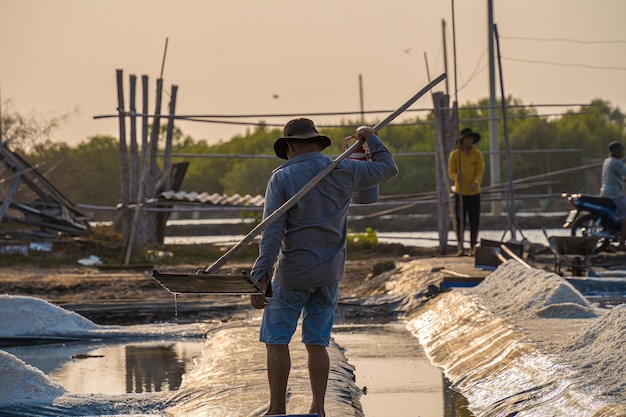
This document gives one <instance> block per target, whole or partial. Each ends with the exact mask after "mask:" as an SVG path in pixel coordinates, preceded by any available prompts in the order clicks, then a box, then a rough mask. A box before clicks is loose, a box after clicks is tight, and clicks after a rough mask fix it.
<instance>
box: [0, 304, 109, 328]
mask: <svg viewBox="0 0 626 417" xmlns="http://www.w3.org/2000/svg"><path fill="white" fill-rule="evenodd" d="M0 317H1V318H2V321H1V322H2V326H1V327H0V336H9V337H15V336H22V335H27V336H33V335H37V336H55V335H68V334H70V333H71V334H80V333H86V332H89V331H91V330H94V329H96V328H98V326H97V325H96V324H95V323H93V322H92V321H90V320H88V319H86V318H85V317H83V316H81V315H79V314H76V313H74V312H71V311H68V310H65V309H63V308H61V307H58V306H55V305H52V304H50V303H46V302H44V301H43V300H41V299H39V298H34V297H21V296H20V297H18V296H10V295H0Z"/></svg>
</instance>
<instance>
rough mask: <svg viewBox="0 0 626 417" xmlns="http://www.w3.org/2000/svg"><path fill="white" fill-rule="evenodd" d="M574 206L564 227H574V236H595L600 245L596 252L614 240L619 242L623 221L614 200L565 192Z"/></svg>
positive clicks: (604, 248)
mask: <svg viewBox="0 0 626 417" xmlns="http://www.w3.org/2000/svg"><path fill="white" fill-rule="evenodd" d="M563 197H565V198H567V200H568V201H569V202H570V204H571V205H572V206H574V208H573V209H572V210H570V212H569V214H568V215H567V218H566V219H565V223H563V227H564V228H571V229H572V236H595V237H597V238H598V245H597V246H596V249H595V251H594V252H601V251H603V250H606V249H607V248H608V247H609V246H610V245H611V243H612V242H619V239H620V232H621V227H622V222H621V220H620V218H619V217H618V216H617V213H616V212H615V204H614V203H613V200H611V199H610V198H606V197H598V196H594V195H588V194H578V193H573V194H563Z"/></svg>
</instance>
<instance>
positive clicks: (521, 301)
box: [468, 261, 596, 319]
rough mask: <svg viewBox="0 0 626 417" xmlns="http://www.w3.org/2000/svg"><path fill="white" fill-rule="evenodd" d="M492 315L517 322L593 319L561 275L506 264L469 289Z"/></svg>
mask: <svg viewBox="0 0 626 417" xmlns="http://www.w3.org/2000/svg"><path fill="white" fill-rule="evenodd" d="M468 291H469V293H473V294H476V295H479V296H480V297H481V301H483V303H484V304H485V305H486V306H487V307H488V308H489V310H491V311H492V312H494V313H495V314H497V315H498V316H502V317H514V318H517V319H531V318H538V317H539V318H589V317H596V313H595V312H594V311H593V307H592V306H591V304H589V302H588V301H587V299H585V297H584V296H583V295H582V294H581V293H580V292H579V291H578V290H577V289H576V288H574V286H573V285H572V284H570V283H569V282H567V281H566V280H565V279H563V278H561V277H560V276H558V275H556V274H553V273H550V272H546V271H542V270H540V269H534V268H531V269H529V268H526V267H525V266H523V265H521V264H519V263H517V262H514V261H509V262H507V263H505V264H503V265H501V266H500V267H498V269H496V270H495V271H494V272H493V273H492V274H490V275H489V276H487V278H485V280H484V281H483V282H482V283H481V284H480V285H478V286H477V287H474V288H472V289H471V290H468Z"/></svg>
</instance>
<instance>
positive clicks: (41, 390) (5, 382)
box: [0, 350, 65, 405]
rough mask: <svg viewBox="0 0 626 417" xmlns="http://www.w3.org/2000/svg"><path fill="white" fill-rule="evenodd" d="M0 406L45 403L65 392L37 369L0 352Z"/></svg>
mask: <svg viewBox="0 0 626 417" xmlns="http://www.w3.org/2000/svg"><path fill="white" fill-rule="evenodd" d="M0 369H1V370H2V372H0V387H2V389H0V404H2V405H7V404H15V403H20V402H23V401H26V400H27V401H28V402H29V403H32V402H47V401H50V400H52V399H53V398H56V397H58V396H61V395H63V394H64V393H65V390H64V389H63V387H62V386H60V385H59V384H57V383H55V382H53V381H52V380H51V379H50V378H48V377H47V376H46V375H45V374H44V373H43V372H41V371H40V370H39V369H37V368H33V367H32V366H30V365H27V364H26V363H24V361H22V360H20V359H18V358H16V357H15V356H13V355H11V354H9V353H7V352H4V351H2V350H0Z"/></svg>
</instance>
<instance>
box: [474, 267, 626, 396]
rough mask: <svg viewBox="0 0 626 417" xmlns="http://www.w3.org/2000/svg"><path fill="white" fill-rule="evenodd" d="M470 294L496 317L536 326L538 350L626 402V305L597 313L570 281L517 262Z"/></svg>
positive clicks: (498, 271) (534, 335) (498, 270)
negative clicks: (558, 360)
mask: <svg viewBox="0 0 626 417" xmlns="http://www.w3.org/2000/svg"><path fill="white" fill-rule="evenodd" d="M467 292H468V294H470V295H473V296H477V297H478V298H479V300H480V302H481V303H482V304H483V305H485V306H486V307H487V308H488V309H489V310H490V311H492V312H493V313H494V314H496V315H497V316H500V317H503V318H505V319H507V320H509V321H510V322H512V323H515V324H516V325H518V326H519V327H522V328H526V329H527V330H528V328H529V327H532V326H535V329H534V332H535V334H533V335H532V336H533V339H534V341H535V342H537V343H536V346H537V347H539V348H540V349H541V350H542V351H544V352H546V353H547V354H550V355H554V356H555V357H558V358H559V359H560V360H561V361H563V362H565V363H566V364H567V365H568V366H570V367H571V368H573V369H574V370H575V371H576V372H578V373H579V374H580V375H582V376H583V379H584V380H585V384H586V385H587V386H588V387H594V386H596V385H602V386H604V387H605V389H603V393H604V394H606V395H608V396H614V399H615V400H616V401H618V402H626V376H625V374H624V370H625V369H626V359H625V354H624V352H625V347H626V304H621V305H619V306H617V307H614V308H613V309H611V310H608V311H606V312H599V311H596V310H594V309H593V307H592V306H591V304H589V302H588V301H587V300H586V299H585V297H584V296H583V295H582V294H580V292H579V291H578V290H576V288H574V287H573V286H572V285H571V284H570V283H569V282H568V281H567V280H566V279H564V278H562V277H560V276H558V275H556V274H554V273H551V272H547V271H543V270H538V269H528V268H526V267H524V266H523V265H521V264H519V263H517V262H514V261H509V262H507V263H505V264H503V265H501V266H500V267H498V269H496V271H494V272H493V273H492V274H490V275H489V276H488V277H487V278H486V279H485V280H484V281H483V282H482V283H481V284H480V285H478V286H476V287H474V288H471V289H468V290H467ZM529 323H532V324H531V325H529ZM536 333H540V336H538V335H537V334H536ZM542 338H543V339H542Z"/></svg>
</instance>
